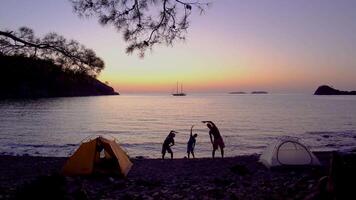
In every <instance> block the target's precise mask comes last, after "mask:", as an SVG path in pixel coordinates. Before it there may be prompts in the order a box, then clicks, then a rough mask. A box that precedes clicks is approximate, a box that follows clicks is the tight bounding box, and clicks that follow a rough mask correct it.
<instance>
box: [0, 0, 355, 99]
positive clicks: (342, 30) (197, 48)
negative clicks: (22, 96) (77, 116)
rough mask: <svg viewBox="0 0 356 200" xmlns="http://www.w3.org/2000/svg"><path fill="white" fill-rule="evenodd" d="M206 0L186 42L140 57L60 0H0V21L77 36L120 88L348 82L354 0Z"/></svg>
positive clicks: (297, 87) (282, 88) (285, 88)
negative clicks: (179, 83)
mask: <svg viewBox="0 0 356 200" xmlns="http://www.w3.org/2000/svg"><path fill="white" fill-rule="evenodd" d="M212 2H213V5H212V7H211V8H210V9H209V10H207V12H206V13H205V14H204V15H203V16H198V15H193V16H192V18H191V21H192V24H191V27H190V29H189V33H188V40H187V42H185V43H178V44H177V45H175V46H174V47H173V48H171V47H165V46H159V47H156V48H155V49H154V52H153V53H152V54H151V53H149V54H148V55H147V56H146V58H145V59H143V60H141V59H139V58H138V57H137V56H136V55H131V56H128V55H126V54H125V47H126V44H125V43H124V42H123V41H122V36H121V34H118V33H117V32H116V31H115V30H114V29H113V28H111V27H101V26H100V25H98V23H97V20H96V19H95V18H92V19H80V18H78V17H77V16H76V15H75V14H74V13H73V12H72V8H71V5H70V3H69V2H68V1H65V0H62V1H58V0H26V1H23V0H1V1H0V28H1V29H4V28H9V29H17V28H18V27H20V26H28V27H31V28H33V29H34V30H35V33H37V34H39V35H43V34H45V33H48V32H51V31H55V32H58V33H59V34H62V35H64V36H65V37H67V38H73V39H76V40H78V41H80V42H81V43H83V44H84V45H86V46H87V47H89V48H92V49H94V50H95V51H96V52H97V53H98V55H99V56H100V57H102V58H103V59H104V61H105V62H106V66H107V67H106V69H105V70H104V72H103V73H102V75H101V76H100V79H101V80H103V81H109V82H110V84H111V85H113V86H114V87H115V88H117V89H119V90H120V91H124V92H136V91H137V92H142V91H163V92H165V91H167V90H171V88H172V87H174V85H175V81H176V80H179V81H183V82H184V83H185V85H187V86H186V87H188V89H189V90H191V91H214V92H215V91H230V90H244V91H249V90H260V89H261V90H269V91H272V92H305V93H310V92H312V91H313V90H314V89H315V88H316V87H317V86H318V85H320V84H331V85H333V86H335V87H337V88H339V89H345V90H351V89H354V90H356V79H355V77H356V11H355V10H356V1H355V0H339V1H336V0H333V1H332V0H298V1H287V0H280V1H261V0H241V1H240V0H215V1H212ZM178 55H179V56H178ZM172 61H173V62H172Z"/></svg>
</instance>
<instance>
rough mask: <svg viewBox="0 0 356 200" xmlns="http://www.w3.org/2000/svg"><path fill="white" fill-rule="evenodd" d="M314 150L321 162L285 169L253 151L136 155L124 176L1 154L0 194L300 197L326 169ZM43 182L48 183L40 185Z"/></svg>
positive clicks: (325, 159)
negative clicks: (69, 171)
mask: <svg viewBox="0 0 356 200" xmlns="http://www.w3.org/2000/svg"><path fill="white" fill-rule="evenodd" d="M316 155H317V157H318V158H319V159H320V161H321V163H322V166H320V167H312V168H299V169H298V168H297V169H290V168H289V169H288V170H284V169H281V170H269V169H267V168H266V167H265V166H263V165H262V164H261V163H259V162H258V158H259V155H257V154H253V155H247V156H237V157H228V158H224V159H221V158H216V159H211V158H197V159H191V160H188V159H184V158H183V159H173V160H169V159H167V160H161V159H146V158H143V159H139V158H134V159H131V160H132V162H133V163H134V166H133V167H132V170H131V171H130V172H129V174H128V176H127V179H126V180H124V179H121V178H118V177H112V176H99V177H96V176H95V177H62V176H59V175H58V173H59V172H60V169H61V168H62V166H63V164H64V163H65V161H66V160H67V158H63V157H32V156H4V155H2V156H0V163H1V165H0V177H1V179H0V193H1V195H2V198H4V199H11V198H15V197H16V198H17V195H19V194H22V193H24V192H23V191H28V190H29V191H31V192H33V194H36V190H43V189H44V188H43V187H55V185H56V184H57V185H58V184H60V185H61V187H60V188H62V189H63V188H65V189H64V190H61V191H57V190H56V191H57V192H60V193H61V194H62V193H65V195H67V196H66V197H68V195H69V197H73V195H78V194H79V195H84V196H85V197H86V198H87V199H102V198H109V199H288V198H293V199H303V198H304V197H305V196H307V195H308V194H309V193H310V192H311V191H312V189H313V188H314V187H316V185H317V183H318V180H319V179H320V178H321V177H322V176H325V175H327V174H328V169H329V163H330V158H331V152H317V153H316ZM41 181H42V182H50V183H51V184H42V185H41V184H39V182H41ZM43 185H45V186H43ZM50 185H51V186H50ZM36 187H37V188H36ZM38 187H39V188H38ZM28 188H30V189H28ZM45 190H47V191H51V190H53V188H50V189H48V188H47V189H45ZM25 193H26V192H25ZM27 195H28V194H27ZM37 195H38V194H37ZM49 195H52V194H51V193H50V194H49Z"/></svg>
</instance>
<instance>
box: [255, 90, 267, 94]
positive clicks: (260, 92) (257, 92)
mask: <svg viewBox="0 0 356 200" xmlns="http://www.w3.org/2000/svg"><path fill="white" fill-rule="evenodd" d="M251 94H268V92H266V91H253V92H251Z"/></svg>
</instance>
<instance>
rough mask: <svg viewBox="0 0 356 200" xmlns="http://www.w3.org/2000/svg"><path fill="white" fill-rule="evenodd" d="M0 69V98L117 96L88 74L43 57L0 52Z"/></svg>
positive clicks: (112, 90) (109, 88) (111, 89)
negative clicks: (35, 57)
mask: <svg viewBox="0 0 356 200" xmlns="http://www.w3.org/2000/svg"><path fill="white" fill-rule="evenodd" d="M0 69H1V71H2V73H1V74H2V77H1V78H0V99H4V98H45V97H74V96H98V95H118V93H117V92H115V91H114V89H113V88H112V87H109V86H108V85H106V84H104V83H102V82H100V81H99V80H97V79H95V78H93V77H91V76H88V75H86V74H78V73H74V72H73V71H69V70H63V69H62V67H60V66H57V65H54V64H53V63H51V62H49V61H45V60H39V59H34V58H25V57H21V56H1V55H0Z"/></svg>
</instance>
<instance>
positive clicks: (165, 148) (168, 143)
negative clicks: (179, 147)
mask: <svg viewBox="0 0 356 200" xmlns="http://www.w3.org/2000/svg"><path fill="white" fill-rule="evenodd" d="M176 133H178V132H176V131H174V130H171V132H169V134H168V136H167V137H166V139H165V140H164V142H163V145H162V159H164V156H165V155H166V152H168V153H170V154H171V159H173V151H172V149H171V147H172V146H173V145H174V137H175V136H176Z"/></svg>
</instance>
